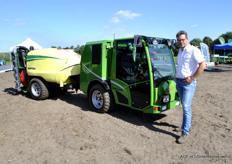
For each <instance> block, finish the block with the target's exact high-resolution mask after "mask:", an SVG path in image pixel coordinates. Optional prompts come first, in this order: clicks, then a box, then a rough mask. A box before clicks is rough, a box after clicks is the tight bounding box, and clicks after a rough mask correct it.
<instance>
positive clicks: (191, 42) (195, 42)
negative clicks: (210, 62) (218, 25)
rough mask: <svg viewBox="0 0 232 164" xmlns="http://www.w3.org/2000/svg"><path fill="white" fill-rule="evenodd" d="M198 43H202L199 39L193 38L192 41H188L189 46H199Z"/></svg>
mask: <svg viewBox="0 0 232 164" xmlns="http://www.w3.org/2000/svg"><path fill="white" fill-rule="evenodd" d="M200 43H202V40H201V39H199V38H194V39H193V40H191V41H190V44H191V45H193V46H200Z"/></svg>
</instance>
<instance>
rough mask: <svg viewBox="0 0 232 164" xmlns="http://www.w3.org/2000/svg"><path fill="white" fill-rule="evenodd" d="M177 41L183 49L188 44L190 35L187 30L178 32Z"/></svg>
mask: <svg viewBox="0 0 232 164" xmlns="http://www.w3.org/2000/svg"><path fill="white" fill-rule="evenodd" d="M176 39H177V43H178V45H179V46H180V48H181V49H182V50H183V49H184V48H185V47H186V46H187V45H188V35H187V32H186V31H183V30H182V31H179V32H178V33H177V34H176Z"/></svg>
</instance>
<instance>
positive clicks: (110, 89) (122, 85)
mask: <svg viewBox="0 0 232 164" xmlns="http://www.w3.org/2000/svg"><path fill="white" fill-rule="evenodd" d="M174 43H175V41H174V40H169V39H163V38H156V37H146V36H141V35H135V36H134V37H133V38H124V39H115V40H104V41H96V42H88V43H86V45H85V49H84V51H83V54H82V58H81V71H80V90H82V91H83V92H84V93H85V94H87V95H88V99H89V103H90V104H91V106H92V108H93V109H94V110H95V111H97V112H101V113H102V112H108V111H111V110H112V109H114V107H115V104H119V105H123V106H127V107H130V108H132V109H136V110H139V111H142V112H144V113H151V114H155V113H161V112H163V111H166V110H168V109H172V108H175V107H177V106H179V105H180V98H179V96H178V93H177V90H176V80H175V74H176V67H175V62H174V58H173V52H172V48H173V47H174Z"/></svg>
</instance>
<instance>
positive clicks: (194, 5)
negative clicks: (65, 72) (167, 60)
mask: <svg viewBox="0 0 232 164" xmlns="http://www.w3.org/2000/svg"><path fill="white" fill-rule="evenodd" d="M0 5H1V10H0V36H1V37H0V52H8V51H9V48H10V47H11V46H14V45H17V44H19V43H21V42H23V41H24V40H26V39H27V38H28V37H30V38H31V39H32V40H34V41H35V42H37V43H38V44H40V45H41V46H42V47H44V48H49V47H51V46H61V47H67V46H69V47H70V46H72V45H73V46H74V47H76V46H77V45H84V44H85V42H87V41H95V40H105V39H109V40H111V39H113V36H114V34H115V37H116V38H124V37H130V36H133V35H134V34H141V35H147V36H157V37H165V38H175V35H176V33H177V32H178V31H179V30H186V31H187V32H188V35H189V39H190V40H192V39H194V38H200V39H203V38H204V37H205V36H209V37H211V38H212V39H213V40H214V39H216V38H218V37H219V36H220V35H221V34H224V33H226V32H231V31H232V16H231V6H232V1H231V0H220V1H219V0H165V1H162V0H114V1H112V0H2V1H1V2H0Z"/></svg>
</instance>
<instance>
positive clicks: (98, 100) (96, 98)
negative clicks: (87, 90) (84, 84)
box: [92, 90, 103, 109]
mask: <svg viewBox="0 0 232 164" xmlns="http://www.w3.org/2000/svg"><path fill="white" fill-rule="evenodd" d="M92 103H93V106H94V107H95V108H97V109H100V108H101V107H102V106H103V95H102V93H101V92H100V91H98V90H96V91H94V92H93V94H92Z"/></svg>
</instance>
